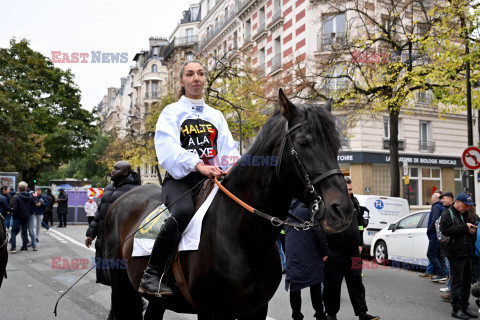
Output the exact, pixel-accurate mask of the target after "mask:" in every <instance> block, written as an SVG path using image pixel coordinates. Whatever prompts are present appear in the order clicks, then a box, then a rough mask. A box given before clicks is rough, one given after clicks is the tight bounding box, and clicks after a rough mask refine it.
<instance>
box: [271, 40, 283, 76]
mask: <svg viewBox="0 0 480 320" xmlns="http://www.w3.org/2000/svg"><path fill="white" fill-rule="evenodd" d="M281 67H282V43H281V42H280V37H278V38H276V39H275V40H274V42H273V58H272V71H271V72H274V71H276V70H278V69H280V68H281Z"/></svg>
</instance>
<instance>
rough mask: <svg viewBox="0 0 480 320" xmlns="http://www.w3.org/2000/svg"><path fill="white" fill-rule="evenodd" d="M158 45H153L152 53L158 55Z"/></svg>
mask: <svg viewBox="0 0 480 320" xmlns="http://www.w3.org/2000/svg"><path fill="white" fill-rule="evenodd" d="M158 52H159V47H153V55H154V56H158Z"/></svg>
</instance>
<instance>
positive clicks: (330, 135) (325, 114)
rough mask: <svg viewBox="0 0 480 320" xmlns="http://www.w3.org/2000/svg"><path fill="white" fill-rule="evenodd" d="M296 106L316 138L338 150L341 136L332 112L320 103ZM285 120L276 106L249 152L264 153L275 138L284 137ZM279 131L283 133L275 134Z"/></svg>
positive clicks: (309, 130)
mask: <svg viewBox="0 0 480 320" xmlns="http://www.w3.org/2000/svg"><path fill="white" fill-rule="evenodd" d="M296 108H297V112H298V113H299V115H300V118H301V119H302V121H305V122H306V124H305V126H306V129H307V130H308V132H311V133H312V134H313V137H314V139H322V140H324V141H326V142H327V145H328V146H329V147H330V148H331V149H332V151H334V152H338V150H339V149H340V137H339V134H338V131H337V129H336V127H335V119H334V117H333V116H332V114H331V113H330V112H329V111H327V110H326V109H325V108H323V107H322V106H319V105H313V104H302V105H296ZM285 121H286V119H285V118H284V117H283V116H282V114H281V113H280V108H275V111H274V113H273V115H272V116H271V117H270V119H268V120H267V122H266V123H265V125H264V126H263V127H262V129H261V130H260V132H259V133H258V135H257V138H256V139H255V141H254V142H253V144H252V146H251V147H250V148H249V149H248V151H247V153H249V154H262V153H264V152H262V151H264V150H265V148H266V147H267V146H270V145H272V144H271V143H272V142H273V140H277V139H282V138H283V132H284V127H285ZM279 131H280V132H281V133H282V134H281V135H276V134H274V133H277V132H279Z"/></svg>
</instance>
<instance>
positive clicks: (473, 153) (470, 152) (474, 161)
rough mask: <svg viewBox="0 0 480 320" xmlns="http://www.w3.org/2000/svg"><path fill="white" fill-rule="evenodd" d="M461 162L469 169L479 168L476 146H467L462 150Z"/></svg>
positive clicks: (478, 150) (479, 156)
mask: <svg viewBox="0 0 480 320" xmlns="http://www.w3.org/2000/svg"><path fill="white" fill-rule="evenodd" d="M462 163H463V165H464V166H465V167H467V168H468V169H470V170H477V169H479V168H480V149H479V148H477V147H468V148H467V149H465V151H463V154H462Z"/></svg>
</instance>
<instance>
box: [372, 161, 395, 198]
mask: <svg viewBox="0 0 480 320" xmlns="http://www.w3.org/2000/svg"><path fill="white" fill-rule="evenodd" d="M372 169H373V170H372V171H373V174H372V185H373V186H374V188H375V190H372V194H378V195H380V196H390V186H391V181H392V180H391V176H390V166H389V165H383V164H375V165H373V168H372Z"/></svg>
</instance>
